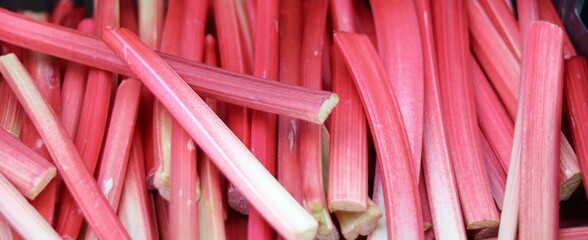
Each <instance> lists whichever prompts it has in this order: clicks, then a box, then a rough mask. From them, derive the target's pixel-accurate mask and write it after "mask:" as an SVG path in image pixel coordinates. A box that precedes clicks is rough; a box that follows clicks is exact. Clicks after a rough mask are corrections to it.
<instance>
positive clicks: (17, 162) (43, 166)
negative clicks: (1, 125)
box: [0, 129, 56, 200]
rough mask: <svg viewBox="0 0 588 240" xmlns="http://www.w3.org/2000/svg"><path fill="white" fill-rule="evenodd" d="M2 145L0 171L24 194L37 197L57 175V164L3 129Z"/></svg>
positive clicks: (0, 130) (0, 142)
mask: <svg viewBox="0 0 588 240" xmlns="http://www.w3.org/2000/svg"><path fill="white" fill-rule="evenodd" d="M0 145H2V148H1V150H0V162H1V164H0V172H1V173H2V174H3V175H4V176H5V177H6V178H7V179H8V180H9V181H10V182H11V183H12V184H13V185H14V187H15V188H16V189H18V191H19V192H20V193H21V194H22V195H24V196H25V197H26V198H28V199H31V200H33V199H35V198H36V197H37V195H39V193H40V192H41V191H42V190H43V189H44V188H45V187H46V186H47V184H49V182H50V181H51V179H53V178H54V177H55V174H56V169H55V166H53V164H51V163H50V162H49V161H48V160H47V159H45V158H43V157H41V156H40V155H38V153H36V152H35V151H33V150H31V149H30V148H29V147H28V146H26V145H24V144H23V143H21V142H20V141H19V140H18V139H17V138H15V137H14V136H12V135H11V134H10V133H9V132H6V131H5V130H2V129H0Z"/></svg>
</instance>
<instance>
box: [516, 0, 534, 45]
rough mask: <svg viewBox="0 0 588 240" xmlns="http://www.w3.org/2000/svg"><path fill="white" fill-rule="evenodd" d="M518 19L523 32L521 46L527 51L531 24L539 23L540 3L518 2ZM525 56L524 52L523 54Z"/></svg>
mask: <svg viewBox="0 0 588 240" xmlns="http://www.w3.org/2000/svg"><path fill="white" fill-rule="evenodd" d="M516 2H517V5H516V6H517V17H518V20H519V29H520V31H521V46H522V47H523V48H522V49H523V50H526V49H527V47H526V46H527V43H528V40H527V37H528V36H529V31H530V30H531V24H532V23H533V22H535V21H539V19H540V18H539V3H538V1H536V0H517V1H516ZM522 53H523V54H525V53H524V52H522Z"/></svg>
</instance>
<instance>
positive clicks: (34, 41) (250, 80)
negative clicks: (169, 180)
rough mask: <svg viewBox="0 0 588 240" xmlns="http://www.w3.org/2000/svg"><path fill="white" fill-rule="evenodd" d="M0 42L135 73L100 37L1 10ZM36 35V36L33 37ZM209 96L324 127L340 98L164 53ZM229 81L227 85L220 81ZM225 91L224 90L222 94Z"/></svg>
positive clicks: (176, 67)
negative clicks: (321, 124)
mask: <svg viewBox="0 0 588 240" xmlns="http://www.w3.org/2000/svg"><path fill="white" fill-rule="evenodd" d="M0 22H2V23H4V24H1V25H0V40H2V41H6V42H10V43H12V44H15V45H18V46H22V47H26V48H29V49H32V50H35V51H39V52H43V53H46V54H49V55H53V56H57V57H60V58H64V59H67V60H70V61H75V62H78V63H82V64H87V65H89V66H91V67H96V68H101V69H104V70H108V71H112V72H116V73H119V74H123V75H127V76H132V75H133V73H132V71H131V70H130V69H129V68H128V67H127V66H126V65H125V64H124V63H123V62H122V61H121V60H120V59H118V58H117V57H116V56H115V55H114V54H113V53H112V51H110V50H109V49H108V47H106V45H104V43H102V41H100V40H99V39H98V38H96V37H93V36H90V35H85V34H80V33H79V32H77V31H75V30H71V29H67V28H63V27H59V26H56V25H53V24H48V23H40V22H37V21H34V20H30V19H26V18H23V17H21V16H19V15H17V14H15V13H11V12H9V11H8V10H5V9H0ZM32 36H35V37H32ZM159 55H160V56H162V58H164V59H165V60H166V62H168V63H169V64H170V66H171V67H172V68H173V69H174V70H175V71H177V72H178V74H179V75H180V76H182V77H183V79H184V80H185V81H186V82H187V83H188V84H190V85H191V86H192V87H194V88H195V89H197V90H198V92H199V93H201V94H202V96H203V97H214V98H216V99H217V100H222V101H225V102H229V103H233V104H237V105H241V106H247V107H249V108H253V109H257V110H262V111H267V112H271V113H275V114H282V115H287V116H292V117H296V118H300V119H303V120H307V121H310V122H315V123H322V122H324V120H325V119H326V118H327V117H328V115H329V113H330V112H331V110H332V109H333V108H334V107H335V105H336V104H337V103H338V97H337V95H335V94H333V93H330V92H326V91H320V90H310V89H305V88H302V87H298V86H292V85H287V84H283V83H279V82H276V81H270V80H263V79H260V78H257V77H252V76H247V75H244V74H239V73H235V72H232V71H228V70H222V69H219V68H216V67H211V66H207V65H204V64H200V63H195V62H192V61H188V60H184V59H181V58H178V57H173V56H170V55H167V54H159ZM218 79H223V81H218ZM219 89H222V91H219Z"/></svg>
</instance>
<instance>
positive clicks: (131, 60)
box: [103, 29, 317, 239]
mask: <svg viewBox="0 0 588 240" xmlns="http://www.w3.org/2000/svg"><path fill="white" fill-rule="evenodd" d="M103 39H104V41H105V42H106V43H107V44H108V46H109V47H111V48H112V49H113V51H114V52H115V53H116V54H117V55H118V56H119V57H121V58H122V59H123V60H124V61H125V62H126V63H128V65H129V67H130V68H131V69H132V70H133V72H134V73H135V74H136V75H137V76H138V77H139V78H140V79H141V80H142V81H143V83H144V84H145V85H146V86H147V87H148V88H149V89H150V90H151V91H152V92H153V93H154V95H155V96H156V97H157V98H158V100H160V101H161V102H162V103H163V104H164V106H166V108H168V109H169V110H170V113H171V114H172V115H173V116H174V117H175V118H176V119H177V120H178V122H179V123H180V124H181V125H182V126H183V127H184V128H185V129H186V130H187V131H188V133H190V136H192V137H193V138H194V140H196V142H197V143H198V144H199V146H200V147H201V148H202V149H203V150H204V152H206V154H208V155H209V156H210V157H211V159H212V160H213V161H214V162H215V163H216V165H217V166H219V169H221V171H223V173H224V174H225V176H227V178H228V179H229V180H230V181H231V182H232V183H233V184H235V186H237V187H238V188H239V189H240V190H241V192H242V193H243V194H244V195H245V196H246V197H247V198H248V200H249V202H250V203H251V204H253V206H254V207H256V208H257V209H258V210H259V211H260V213H262V215H263V216H264V217H265V219H266V221H268V222H269V223H270V224H272V226H273V227H274V228H275V229H276V230H277V231H278V232H279V233H280V234H282V236H284V237H286V238H290V239H291V238H303V239H308V238H312V237H313V236H314V234H315V232H316V227H317V224H316V222H315V221H314V220H313V219H312V217H311V216H310V215H309V214H308V213H306V211H305V210H304V209H303V208H302V207H301V206H300V205H299V204H298V203H297V202H296V200H294V199H293V198H292V197H291V196H290V195H289V194H288V193H287V192H286V190H284V189H283V188H282V187H281V186H280V185H279V183H278V182H277V181H276V180H275V179H274V178H273V177H272V176H271V174H269V172H268V171H267V170H265V168H264V167H263V166H262V165H261V164H260V163H259V162H258V160H257V159H255V157H254V156H253V154H251V152H249V150H247V148H246V147H245V146H244V145H243V144H242V143H240V142H239V140H238V138H236V137H235V135H234V134H232V133H231V132H230V130H229V129H228V128H227V127H226V126H225V125H224V124H223V123H222V122H221V121H220V119H219V118H218V117H217V116H216V115H215V114H214V112H213V111H212V110H210V108H208V107H207V106H206V104H205V103H204V102H203V101H202V99H200V97H198V95H197V94H196V93H194V92H193V91H192V90H191V89H190V88H189V86H188V85H187V84H186V83H185V82H184V81H182V79H181V78H180V77H179V76H178V75H177V74H176V73H175V72H174V71H173V69H172V68H171V67H170V66H169V65H167V64H166V63H165V61H163V59H161V58H160V57H159V56H158V55H157V54H156V53H155V52H153V51H152V50H151V49H149V48H148V47H147V46H146V45H144V44H143V43H142V42H141V41H140V40H139V39H138V38H137V37H136V36H134V35H133V33H131V32H130V31H128V30H124V29H109V30H106V31H105V32H104V36H103ZM270 192H271V193H272V194H271V197H270V196H269V195H266V194H267V193H270Z"/></svg>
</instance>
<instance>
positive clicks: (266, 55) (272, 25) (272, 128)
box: [247, 0, 280, 240]
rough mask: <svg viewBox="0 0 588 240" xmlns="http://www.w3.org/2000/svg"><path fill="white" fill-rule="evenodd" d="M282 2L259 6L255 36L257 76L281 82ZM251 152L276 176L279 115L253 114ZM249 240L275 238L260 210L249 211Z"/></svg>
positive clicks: (268, 2) (262, 3)
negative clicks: (279, 41) (280, 38)
mask: <svg viewBox="0 0 588 240" xmlns="http://www.w3.org/2000/svg"><path fill="white" fill-rule="evenodd" d="M279 6H280V4H279V1H278V0H268V1H260V2H259V3H257V9H256V13H257V16H256V21H255V22H256V27H255V29H256V33H255V40H256V41H255V62H254V70H253V74H254V75H255V76H258V77H261V78H265V79H271V80H274V81H277V80H278V71H279V69H278V66H279V62H278V51H279V46H278V36H279V35H278V33H279V23H278V20H279V9H280V8H279ZM251 115H252V116H251V146H250V148H251V152H252V153H253V155H255V157H256V158H257V159H259V161H260V162H261V164H263V166H264V167H265V168H266V169H267V170H268V171H269V172H270V173H271V174H272V175H274V176H275V175H276V164H277V162H276V133H277V129H276V128H277V123H278V122H277V116H276V115H275V114H273V113H266V112H261V111H253V112H252V114H251ZM247 238H248V239H260V240H261V239H267V240H270V239H275V236H274V231H273V230H272V229H271V227H270V225H269V224H268V223H267V222H265V220H264V219H263V218H262V215H261V214H260V213H259V211H258V209H255V208H250V209H249V220H248V229H247Z"/></svg>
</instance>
